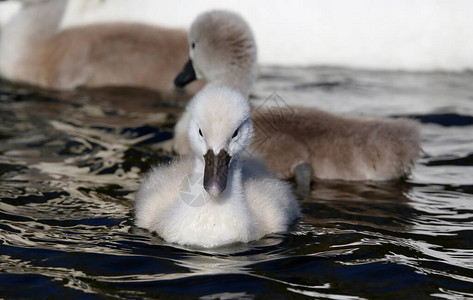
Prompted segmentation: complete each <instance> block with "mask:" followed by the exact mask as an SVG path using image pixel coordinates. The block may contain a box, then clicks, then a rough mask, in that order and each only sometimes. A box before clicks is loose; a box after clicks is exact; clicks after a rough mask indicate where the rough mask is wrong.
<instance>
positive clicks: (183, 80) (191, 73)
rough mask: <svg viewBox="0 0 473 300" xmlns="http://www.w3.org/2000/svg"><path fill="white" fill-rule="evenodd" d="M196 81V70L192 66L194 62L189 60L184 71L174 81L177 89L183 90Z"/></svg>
mask: <svg viewBox="0 0 473 300" xmlns="http://www.w3.org/2000/svg"><path fill="white" fill-rule="evenodd" d="M196 79H197V76H196V75H195V70H194V67H193V66H192V60H191V59H189V61H188V62H187V63H186V65H185V66H184V68H183V69H182V71H181V73H179V74H178V75H177V76H176V79H174V85H175V86H176V87H179V88H183V87H184V86H186V85H187V84H188V83H190V82H192V81H194V80H196Z"/></svg>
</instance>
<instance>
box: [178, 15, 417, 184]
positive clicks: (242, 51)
mask: <svg viewBox="0 0 473 300" xmlns="http://www.w3.org/2000/svg"><path fill="white" fill-rule="evenodd" d="M206 24H212V26H206ZM222 26H232V27H234V28H239V29H240V31H239V34H238V35H233V34H232V35H231V36H232V38H233V39H236V40H237V41H238V42H239V43H240V44H244V45H246V46H245V47H239V48H238V49H233V48H231V47H230V46H229V45H231V44H232V43H231V40H232V39H229V36H227V37H225V38H222V41H221V42H220V43H216V42H215V39H218V38H219V37H220V38H221V35H222V34H224V33H225V32H220V31H219V30H217V29H218V28H222ZM242 31H247V32H246V33H245V34H242V33H241V32H242ZM201 36H205V37H206V40H205V39H204V40H203V39H199V37H201ZM242 39H243V40H244V43H242V42H241V40H242ZM189 40H191V41H194V40H196V41H198V42H197V43H196V45H195V49H194V50H193V51H191V54H192V53H194V55H193V57H192V63H193V65H194V67H195V68H196V71H197V72H198V73H199V74H201V75H202V77H204V79H206V80H207V81H208V82H209V83H208V84H209V85H227V86H230V87H233V88H235V89H237V90H239V91H240V92H242V93H243V94H246V95H248V93H249V88H250V87H251V85H252V83H253V81H254V78H255V76H254V74H255V69H256V44H255V41H254V39H253V37H252V34H251V30H250V28H249V26H247V25H246V23H245V21H244V20H243V19H241V18H240V17H238V16H234V15H233V16H232V14H231V13H229V12H222V11H213V12H208V13H204V14H202V15H201V16H199V17H198V18H197V20H196V21H195V22H194V23H193V25H192V27H191V30H190V35H189ZM208 40H213V41H214V42H212V43H210V42H209V41H208ZM230 49H232V50H230ZM235 58H238V61H240V63H238V68H235V65H234V61H235ZM248 62H250V63H248ZM236 79H239V80H236ZM235 82H245V83H246V84H240V85H236V84H235ZM247 82H249V84H248V83H247ZM252 120H253V124H254V127H255V138H254V139H253V142H252V145H251V147H250V148H251V149H250V151H251V152H254V153H255V154H256V155H260V156H261V157H262V159H263V161H264V163H265V164H266V166H267V167H268V169H269V170H271V171H272V172H275V173H276V174H278V176H279V177H280V178H292V177H296V181H297V182H298V184H301V185H303V186H305V187H304V188H306V187H307V179H308V178H307V177H309V176H310V177H311V178H320V179H342V180H352V181H355V180H376V181H383V180H393V179H398V178H401V177H403V176H405V175H408V174H409V172H410V171H411V169H412V167H413V165H414V162H415V161H416V159H417V158H418V157H419V154H420V151H421V148H420V132H419V126H418V124H417V123H416V122H414V121H411V120H403V119H396V120H393V119H391V120H390V119H385V120H380V119H363V118H350V117H345V116H338V115H335V114H331V113H328V112H324V111H321V110H318V109H314V108H307V107H304V108H301V107H286V108H266V109H257V108H254V109H253V112H252ZM188 122H189V114H188V112H185V113H184V115H183V117H182V118H181V120H180V122H179V123H178V124H177V126H176V128H175V149H176V151H177V152H178V153H180V154H186V153H189V151H190V145H189V140H188ZM300 166H302V169H299V170H298V171H297V170H296V169H297V168H299V167H300ZM298 175H299V176H298ZM297 177H298V178H297ZM309 180H310V178H309Z"/></svg>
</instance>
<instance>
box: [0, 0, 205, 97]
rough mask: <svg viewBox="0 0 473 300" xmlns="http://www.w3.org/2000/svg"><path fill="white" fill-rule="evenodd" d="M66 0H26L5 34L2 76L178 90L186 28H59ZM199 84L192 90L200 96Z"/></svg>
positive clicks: (54, 84)
mask: <svg viewBox="0 0 473 300" xmlns="http://www.w3.org/2000/svg"><path fill="white" fill-rule="evenodd" d="M66 4H67V1H66V0H38V1H23V7H22V9H21V10H20V12H19V13H18V14H16V15H15V16H14V17H13V18H12V19H11V20H10V22H9V23H7V24H6V25H5V26H4V27H3V28H2V32H1V36H0V76H1V77H3V78H5V79H8V80H11V81H17V82H22V83H27V84H31V85H36V86H40V87H43V88H49V89H58V90H71V89H75V88H77V87H92V88H95V87H103V86H133V87H141V88H146V89H150V90H154V91H159V92H171V91H173V90H174V85H173V79H174V77H175V74H176V72H179V70H180V69H181V68H182V65H183V64H184V63H185V61H186V60H187V58H188V49H189V45H188V44H187V33H186V32H185V31H184V30H178V29H168V28H161V27H157V26H150V25H145V24H139V23H127V22H115V23H103V24H91V25H85V26H79V27H73V28H69V29H65V30H60V29H59V25H60V22H61V18H62V16H63V13H64V10H65V8H66ZM201 86H202V85H200V84H197V85H195V87H191V89H190V90H189V92H192V93H193V92H195V90H196V88H200V87H201Z"/></svg>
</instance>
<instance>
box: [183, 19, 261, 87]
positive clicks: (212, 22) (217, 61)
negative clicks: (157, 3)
mask: <svg viewBox="0 0 473 300" xmlns="http://www.w3.org/2000/svg"><path fill="white" fill-rule="evenodd" d="M189 47H190V50H189V52H190V60H189V62H188V63H187V64H186V66H185V67H184V69H183V71H182V72H181V73H180V74H179V75H178V76H177V77H176V79H175V81H174V83H175V85H176V86H178V87H183V86H185V85H186V84H187V83H189V82H191V81H193V80H194V79H196V78H204V79H205V80H207V81H208V82H218V83H223V84H225V85H230V86H231V87H233V88H235V89H237V90H238V91H239V92H242V93H246V92H247V91H249V90H250V88H251V85H252V84H253V81H254V79H255V76H256V43H255V40H254V38H253V34H252V32H251V29H250V27H249V26H248V24H247V23H246V22H245V20H243V19H242V18H241V17H240V16H239V15H237V14H235V13H232V12H229V11H223V10H214V11H210V12H206V13H203V14H201V15H200V16H198V17H197V19H196V20H195V21H194V23H192V25H191V29H190V31H189Z"/></svg>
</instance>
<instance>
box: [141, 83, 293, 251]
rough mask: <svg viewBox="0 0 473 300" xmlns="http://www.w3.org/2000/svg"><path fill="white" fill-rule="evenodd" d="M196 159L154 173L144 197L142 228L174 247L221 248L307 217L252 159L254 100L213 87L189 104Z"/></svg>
mask: <svg viewBox="0 0 473 300" xmlns="http://www.w3.org/2000/svg"><path fill="white" fill-rule="evenodd" d="M189 112H190V120H189V128H188V137H189V140H190V144H191V149H192V150H191V153H190V155H189V156H186V157H182V158H181V159H180V160H176V161H174V162H173V163H171V164H169V165H166V166H158V167H155V168H154V169H152V170H151V171H150V172H149V174H148V175H147V176H146V177H145V179H144V180H143V182H142V184H141V187H140V189H139V191H138V192H137V194H136V206H135V216H136V218H135V220H136V221H135V223H136V225H137V226H139V227H142V228H146V229H148V230H150V231H155V232H156V233H157V234H158V235H159V236H160V237H162V238H163V239H164V240H166V241H168V242H172V243H178V244H184V245H194V246H203V247H215V246H220V245H225V244H230V243H235V242H249V241H252V240H256V239H260V238H262V237H263V236H265V235H267V234H270V233H274V232H281V231H285V230H287V228H288V226H289V224H290V223H291V222H293V221H294V220H295V219H296V218H297V217H299V215H300V212H299V206H298V203H297V201H296V200H295V198H294V195H293V194H292V192H291V189H290V187H289V185H288V184H286V183H284V182H282V181H280V180H279V179H277V178H275V177H274V176H273V175H271V174H270V173H268V172H267V171H266V170H265V168H264V166H263V165H262V164H261V163H260V162H259V161H258V160H257V159H255V158H251V157H245V154H246V151H245V149H246V148H247V147H248V146H249V145H250V143H251V139H252V135H253V126H252V122H251V119H250V108H249V105H248V103H247V100H246V99H245V98H244V97H243V96H242V95H241V94H240V93H238V92H236V91H233V90H232V89H230V88H227V87H206V88H204V89H203V90H202V91H201V92H199V93H198V94H197V95H196V96H195V97H194V99H193V100H192V101H191V103H190V104H189Z"/></svg>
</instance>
